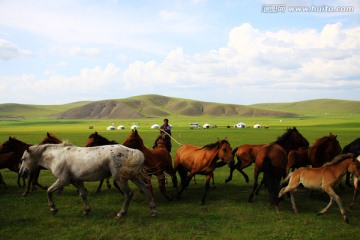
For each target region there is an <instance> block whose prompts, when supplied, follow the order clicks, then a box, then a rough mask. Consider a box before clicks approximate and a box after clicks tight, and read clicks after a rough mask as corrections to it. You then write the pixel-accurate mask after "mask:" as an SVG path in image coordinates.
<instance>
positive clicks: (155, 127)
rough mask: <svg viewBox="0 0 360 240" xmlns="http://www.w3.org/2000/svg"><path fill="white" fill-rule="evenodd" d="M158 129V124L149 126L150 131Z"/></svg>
mask: <svg viewBox="0 0 360 240" xmlns="http://www.w3.org/2000/svg"><path fill="white" fill-rule="evenodd" d="M159 128H160V126H159V125H158V124H153V125H152V126H151V129H159Z"/></svg>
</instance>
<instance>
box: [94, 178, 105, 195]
mask: <svg viewBox="0 0 360 240" xmlns="http://www.w3.org/2000/svg"><path fill="white" fill-rule="evenodd" d="M103 183H104V178H103V179H101V180H100V182H99V186H98V187H97V189H96V191H95V193H99V192H100V191H101V188H102V185H103Z"/></svg>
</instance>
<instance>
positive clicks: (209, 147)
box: [198, 139, 229, 150]
mask: <svg viewBox="0 0 360 240" xmlns="http://www.w3.org/2000/svg"><path fill="white" fill-rule="evenodd" d="M224 143H228V144H229V142H228V141H227V140H226V139H223V140H221V141H217V142H214V143H209V144H206V145H205V146H203V147H202V148H200V149H198V150H202V149H207V150H211V149H214V148H219V146H221V145H223V144H224Z"/></svg>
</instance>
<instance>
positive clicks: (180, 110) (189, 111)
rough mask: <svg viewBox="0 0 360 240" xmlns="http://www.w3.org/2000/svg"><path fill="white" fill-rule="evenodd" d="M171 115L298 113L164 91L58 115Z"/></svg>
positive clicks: (104, 101) (96, 116)
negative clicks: (170, 95) (223, 102)
mask: <svg viewBox="0 0 360 240" xmlns="http://www.w3.org/2000/svg"><path fill="white" fill-rule="evenodd" d="M170 115H184V116H279V117H293V116H296V114H294V113H291V112H283V111H278V110H263V109H259V108H253V107H249V106H244V105H235V104H220V103H212V102H202V101H195V100H190V99H183V98H172V97H166V96H161V95H142V96H136V97H130V98H125V99H114V100H103V101H96V102H91V103H88V104H85V105H83V106H79V107H76V108H72V109H69V110H68V111H65V112H63V113H61V114H60V115H59V117H58V118H59V119H84V118H85V119H86V118H94V119H106V118H109V119H111V118H144V117H159V116H170Z"/></svg>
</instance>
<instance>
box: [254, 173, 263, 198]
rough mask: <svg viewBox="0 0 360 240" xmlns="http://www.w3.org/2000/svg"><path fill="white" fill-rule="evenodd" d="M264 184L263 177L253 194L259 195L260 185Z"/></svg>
mask: <svg viewBox="0 0 360 240" xmlns="http://www.w3.org/2000/svg"><path fill="white" fill-rule="evenodd" d="M263 185H264V177H263V179H261V182H260V185H259V186H258V188H257V189H256V190H255V195H259V192H260V190H261V188H262V186H263Z"/></svg>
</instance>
